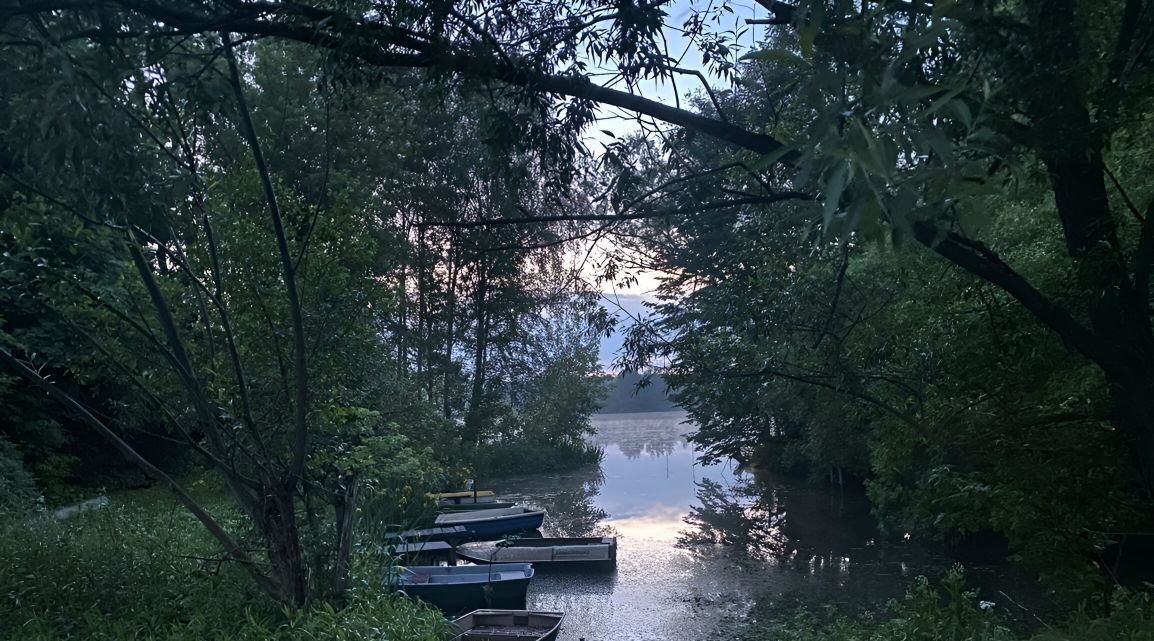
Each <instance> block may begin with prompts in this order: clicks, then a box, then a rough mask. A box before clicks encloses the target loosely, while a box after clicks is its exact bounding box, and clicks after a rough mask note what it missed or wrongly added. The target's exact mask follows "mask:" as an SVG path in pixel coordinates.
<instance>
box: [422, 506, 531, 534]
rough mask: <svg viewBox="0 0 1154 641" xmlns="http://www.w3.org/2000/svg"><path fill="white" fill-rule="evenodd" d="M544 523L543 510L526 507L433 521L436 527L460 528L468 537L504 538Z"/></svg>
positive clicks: (441, 517) (446, 515)
mask: <svg viewBox="0 0 1154 641" xmlns="http://www.w3.org/2000/svg"><path fill="white" fill-rule="evenodd" d="M544 522H545V510H533V509H530V508H527V507H508V508H503V509H499V510H472V511H469V512H453V513H450V514H442V515H440V516H438V517H437V520H436V521H435V523H436V525H437V526H438V527H454V526H460V527H463V528H465V530H467V531H468V533H469V535H470V536H474V537H484V536H493V537H496V536H505V535H506V534H516V533H518V532H528V531H530V530H536V529H538V528H540V527H541V524H542V523H544Z"/></svg>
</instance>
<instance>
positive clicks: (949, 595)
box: [739, 568, 1154, 641]
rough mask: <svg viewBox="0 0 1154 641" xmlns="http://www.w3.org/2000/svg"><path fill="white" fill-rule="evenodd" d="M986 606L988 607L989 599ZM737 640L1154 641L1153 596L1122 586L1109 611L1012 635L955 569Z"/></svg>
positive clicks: (755, 629)
mask: <svg viewBox="0 0 1154 641" xmlns="http://www.w3.org/2000/svg"><path fill="white" fill-rule="evenodd" d="M987 605H988V606H991V605H993V604H987ZM739 639H740V641H896V640H899V639H900V640H902V641H1024V640H1029V641H1154V595H1152V594H1151V593H1150V592H1129V591H1125V590H1120V591H1119V592H1118V593H1117V595H1116V596H1115V598H1114V602H1113V607H1112V608H1111V612H1110V614H1109V615H1107V616H1105V617H1099V618H1091V617H1089V616H1085V615H1084V614H1081V613H1077V614H1075V615H1074V616H1073V617H1072V618H1071V619H1070V620H1068V621H1066V622H1064V623H1063V624H1062V625H1056V626H1051V627H1047V628H1046V629H1044V630H1042V631H1040V632H1037V633H1032V634H1031V633H1015V632H1014V631H1012V630H1011V629H1010V626H1009V625H1008V623H1007V621H1006V620H1005V619H1004V618H1003V617H1002V616H1001V615H1000V614H999V613H998V610H997V609H996V606H995V607H983V602H982V601H980V600H979V599H978V597H977V595H976V594H975V593H974V592H969V591H966V590H965V589H964V577H963V575H962V571H961V569H960V568H955V569H954V570H952V571H951V572H950V573H948V574H947V575H946V577H945V578H943V579H942V581H941V582H939V583H938V584H936V585H935V584H931V583H930V582H928V581H926V580H925V579H924V578H923V579H919V580H918V582H917V583H915V584H914V586H913V587H912V588H911V589H910V590H909V592H908V593H907V594H906V596H905V598H904V599H901V600H894V601H891V602H890V603H889V604H887V605H886V607H885V608H884V609H883V610H881V611H878V612H866V613H862V614H859V615H857V616H849V615H846V614H844V613H841V612H838V611H836V610H835V609H833V608H832V607H831V608H826V609H823V610H813V609H807V608H804V607H803V608H800V609H799V610H797V611H796V613H794V614H792V615H783V616H776V617H773V618H772V619H771V620H768V621H764V622H758V623H754V624H751V625H749V626H748V627H747V628H746V630H745V631H744V632H743V633H742V634H741V635H740V636H739Z"/></svg>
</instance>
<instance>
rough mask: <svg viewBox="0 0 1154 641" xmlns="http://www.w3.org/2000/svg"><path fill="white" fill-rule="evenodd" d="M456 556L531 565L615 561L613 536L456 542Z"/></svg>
mask: <svg viewBox="0 0 1154 641" xmlns="http://www.w3.org/2000/svg"><path fill="white" fill-rule="evenodd" d="M457 556H459V557H460V558H462V559H465V560H467V561H472V562H473V563H532V564H533V567H538V568H542V569H544V568H545V567H556V568H560V567H590V568H595V567H606V568H611V567H613V566H614V565H616V564H617V539H616V538H615V537H612V536H606V537H593V538H569V537H566V538H549V537H546V538H539V539H532V538H517V539H510V540H508V541H478V542H476V543H463V544H461V545H458V546H457Z"/></svg>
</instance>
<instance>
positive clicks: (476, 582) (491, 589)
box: [385, 563, 533, 613]
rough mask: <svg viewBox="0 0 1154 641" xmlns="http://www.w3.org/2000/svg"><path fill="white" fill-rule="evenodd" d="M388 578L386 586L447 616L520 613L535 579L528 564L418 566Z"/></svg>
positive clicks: (407, 568) (400, 571) (403, 569)
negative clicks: (479, 612) (480, 611)
mask: <svg viewBox="0 0 1154 641" xmlns="http://www.w3.org/2000/svg"><path fill="white" fill-rule="evenodd" d="M398 570H399V571H398V572H396V573H395V574H390V575H387V576H386V579H385V582H386V586H389V587H396V588H397V589H399V590H401V591H403V592H404V593H405V594H407V595H408V596H410V597H413V598H416V599H420V600H422V601H425V602H427V603H431V604H433V605H435V606H437V607H438V608H441V609H442V610H444V611H445V612H449V613H455V612H466V611H469V610H476V609H478V608H507V609H514V610H516V609H520V608H524V607H525V593H526V591H527V590H528V589H529V581H530V580H531V579H532V578H533V566H531V565H529V564H528V563H494V564H492V565H458V566H448V565H414V566H409V567H402V568H398Z"/></svg>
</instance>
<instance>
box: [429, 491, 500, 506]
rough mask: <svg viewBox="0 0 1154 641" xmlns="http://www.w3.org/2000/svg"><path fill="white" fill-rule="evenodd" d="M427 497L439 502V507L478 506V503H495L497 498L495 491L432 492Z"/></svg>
mask: <svg viewBox="0 0 1154 641" xmlns="http://www.w3.org/2000/svg"><path fill="white" fill-rule="evenodd" d="M425 496H427V497H429V498H431V499H433V500H434V501H436V502H437V505H476V504H478V503H495V502H496V501H497V496H496V495H495V494H493V490H477V491H475V492H474V491H471V490H468V491H464V492H430V493H429V494H426V495H425Z"/></svg>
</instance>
